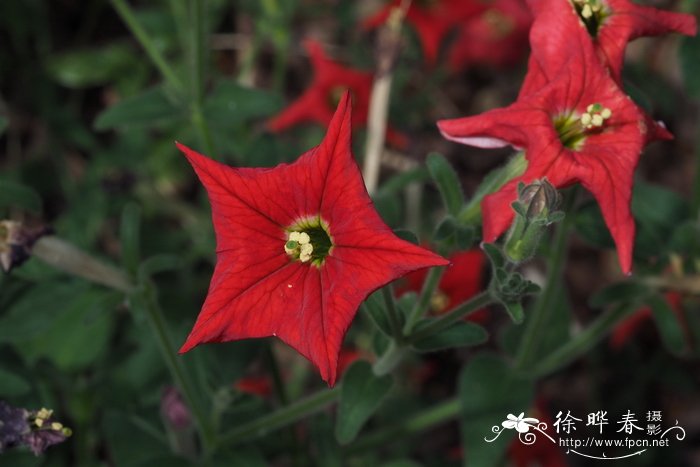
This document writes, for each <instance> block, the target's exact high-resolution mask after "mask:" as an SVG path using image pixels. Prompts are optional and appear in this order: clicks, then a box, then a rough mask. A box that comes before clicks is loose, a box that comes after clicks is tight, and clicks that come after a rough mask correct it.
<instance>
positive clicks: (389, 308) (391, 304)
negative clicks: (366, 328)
mask: <svg viewBox="0 0 700 467" xmlns="http://www.w3.org/2000/svg"><path fill="white" fill-rule="evenodd" d="M382 297H384V305H385V307H386V314H387V317H388V319H389V326H391V332H392V334H393V337H394V340H395V341H396V342H397V343H398V344H400V343H401V342H403V332H402V330H401V319H400V318H399V312H398V310H397V309H396V302H395V301H394V291H393V289H392V287H391V285H387V286H386V287H383V288H382Z"/></svg>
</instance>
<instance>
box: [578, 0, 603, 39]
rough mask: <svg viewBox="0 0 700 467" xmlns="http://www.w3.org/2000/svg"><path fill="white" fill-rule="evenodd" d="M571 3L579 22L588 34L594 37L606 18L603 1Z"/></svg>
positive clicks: (582, 0) (586, 0)
mask: <svg viewBox="0 0 700 467" xmlns="http://www.w3.org/2000/svg"><path fill="white" fill-rule="evenodd" d="M571 2H572V3H573V5H574V8H575V9H576V13H578V16H579V17H580V18H581V21H583V24H585V25H586V29H587V30H588V34H590V35H591V36H592V37H595V36H596V35H597V34H598V30H599V29H600V26H601V25H602V24H603V21H604V20H605V18H607V17H608V11H607V9H606V8H605V4H604V3H603V0H571Z"/></svg>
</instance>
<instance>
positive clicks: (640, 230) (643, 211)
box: [632, 181, 689, 258]
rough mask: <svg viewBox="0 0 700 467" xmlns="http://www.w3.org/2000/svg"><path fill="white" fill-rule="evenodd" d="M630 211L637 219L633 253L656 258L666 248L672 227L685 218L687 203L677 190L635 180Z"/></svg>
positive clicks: (642, 256) (686, 215)
mask: <svg viewBox="0 0 700 467" xmlns="http://www.w3.org/2000/svg"><path fill="white" fill-rule="evenodd" d="M632 214H634V218H635V220H636V221H637V234H636V238H635V246H634V252H635V256H637V257H641V258H647V257H658V256H659V255H660V254H663V253H664V252H665V251H666V250H667V245H668V243H669V238H671V236H672V234H673V231H674V229H675V227H676V226H677V225H679V224H681V223H682V222H684V221H685V220H686V219H687V218H688V215H689V213H688V205H687V203H686V201H685V200H684V199H683V198H682V197H681V196H680V195H678V194H677V193H674V192H672V191H670V190H667V189H666V188H662V187H660V186H655V185H652V184H650V183H645V182H642V181H637V182H636V183H635V186H634V190H633V192H632Z"/></svg>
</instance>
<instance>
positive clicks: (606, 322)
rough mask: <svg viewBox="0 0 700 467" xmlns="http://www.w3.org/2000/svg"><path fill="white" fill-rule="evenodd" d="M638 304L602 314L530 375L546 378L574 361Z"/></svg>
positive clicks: (546, 358) (621, 306)
mask: <svg viewBox="0 0 700 467" xmlns="http://www.w3.org/2000/svg"><path fill="white" fill-rule="evenodd" d="M638 306H639V305H638V304H634V303H631V304H624V305H618V306H616V307H615V308H612V309H610V310H609V311H607V312H605V313H603V314H602V315H600V316H599V317H598V318H596V320H595V321H593V323H592V324H590V325H589V326H588V327H586V329H585V330H584V331H582V332H581V333H579V334H578V335H576V336H574V337H573V338H572V339H570V340H569V341H567V342H566V343H565V344H564V345H562V346H561V347H559V348H558V349H557V350H555V351H554V352H551V353H550V354H548V355H547V356H546V357H545V358H544V359H542V360H541V361H540V363H539V364H538V365H537V366H536V367H535V369H534V372H531V373H530V375H531V376H534V377H542V376H546V375H548V374H550V373H552V372H554V371H556V370H558V369H560V368H562V367H564V366H565V365H567V364H569V363H570V362H572V361H573V360H575V359H576V358H577V357H579V356H580V355H582V354H584V353H585V352H587V351H588V350H589V349H591V348H592V347H593V346H594V345H595V344H597V343H598V342H599V341H600V340H601V339H602V338H603V337H605V335H606V334H607V332H608V331H609V330H610V328H612V327H613V326H614V325H615V324H617V323H618V322H619V321H621V320H622V319H623V318H625V317H626V316H627V315H628V314H630V313H632V312H633V311H635V310H637V309H638Z"/></svg>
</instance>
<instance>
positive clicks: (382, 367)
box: [372, 340, 407, 376]
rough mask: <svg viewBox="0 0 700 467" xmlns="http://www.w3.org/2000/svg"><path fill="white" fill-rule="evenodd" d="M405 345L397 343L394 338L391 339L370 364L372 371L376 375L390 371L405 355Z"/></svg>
mask: <svg viewBox="0 0 700 467" xmlns="http://www.w3.org/2000/svg"><path fill="white" fill-rule="evenodd" d="M406 350H407V349H406V347H404V346H403V345H399V344H397V343H396V341H395V340H392V341H391V343H390V344H389V347H387V349H386V351H385V352H384V353H383V354H382V356H381V357H379V359H378V360H377V361H376V362H375V363H374V365H372V371H373V372H374V374H375V375H377V376H384V375H387V374H389V373H391V372H392V371H393V370H394V368H396V365H398V364H399V363H401V360H403V357H404V355H406Z"/></svg>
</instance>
